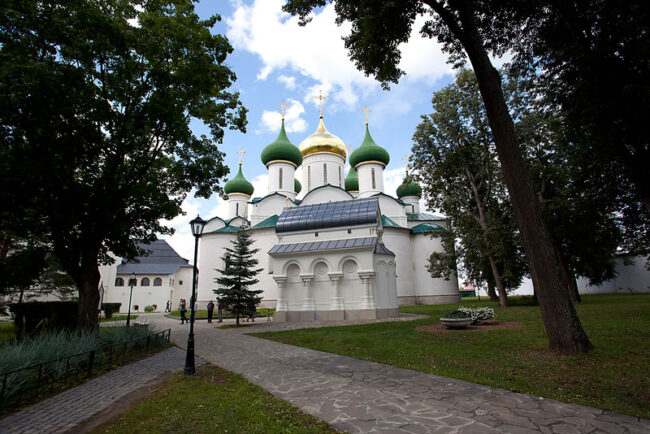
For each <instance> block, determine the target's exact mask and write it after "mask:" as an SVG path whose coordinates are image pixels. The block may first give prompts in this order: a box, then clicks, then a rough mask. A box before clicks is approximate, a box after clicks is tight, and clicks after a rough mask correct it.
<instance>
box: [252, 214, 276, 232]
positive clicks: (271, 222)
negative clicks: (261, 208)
mask: <svg viewBox="0 0 650 434" xmlns="http://www.w3.org/2000/svg"><path fill="white" fill-rule="evenodd" d="M278 218H279V217H278V216H277V215H272V216H271V217H269V218H267V219H264V220H262V221H261V222H259V223H258V224H256V225H255V226H253V227H252V228H251V229H264V228H274V227H275V224H276V223H277V222H278Z"/></svg>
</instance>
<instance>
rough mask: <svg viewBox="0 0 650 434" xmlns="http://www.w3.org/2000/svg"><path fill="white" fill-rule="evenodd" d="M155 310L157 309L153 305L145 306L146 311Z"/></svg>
mask: <svg viewBox="0 0 650 434" xmlns="http://www.w3.org/2000/svg"><path fill="white" fill-rule="evenodd" d="M154 310H156V309H154V307H153V306H145V307H144V311H145V312H147V313H151V312H153V311H154Z"/></svg>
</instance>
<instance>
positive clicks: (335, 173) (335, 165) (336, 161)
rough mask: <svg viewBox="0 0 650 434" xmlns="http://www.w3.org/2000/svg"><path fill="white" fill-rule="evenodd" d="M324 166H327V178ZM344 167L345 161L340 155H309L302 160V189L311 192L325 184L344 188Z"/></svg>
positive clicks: (325, 153)
mask: <svg viewBox="0 0 650 434" xmlns="http://www.w3.org/2000/svg"><path fill="white" fill-rule="evenodd" d="M324 166H327V176H325V173H324ZM344 166H345V159H344V158H343V157H341V156H340V155H338V154H331V153H328V152H319V153H317V154H311V155H307V156H306V157H304V158H303V160H302V188H304V189H307V191H309V190H313V189H314V188H316V187H320V186H321V185H325V184H331V185H335V186H337V187H341V188H344V183H345V170H344V169H345V167H344ZM339 175H340V176H339Z"/></svg>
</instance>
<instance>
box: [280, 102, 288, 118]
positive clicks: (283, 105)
mask: <svg viewBox="0 0 650 434" xmlns="http://www.w3.org/2000/svg"><path fill="white" fill-rule="evenodd" d="M278 107H279V108H280V109H282V120H284V114H285V109H288V108H289V106H288V105H286V104H285V103H284V100H282V104H280V105H279V106H278Z"/></svg>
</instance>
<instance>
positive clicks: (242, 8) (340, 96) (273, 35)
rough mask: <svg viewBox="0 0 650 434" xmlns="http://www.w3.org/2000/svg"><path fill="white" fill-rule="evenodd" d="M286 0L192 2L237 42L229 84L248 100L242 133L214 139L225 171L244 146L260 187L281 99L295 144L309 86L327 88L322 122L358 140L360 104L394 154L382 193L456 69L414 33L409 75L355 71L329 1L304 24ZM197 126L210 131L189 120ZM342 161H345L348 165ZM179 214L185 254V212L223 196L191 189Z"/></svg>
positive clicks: (396, 178) (308, 121)
mask: <svg viewBox="0 0 650 434" xmlns="http://www.w3.org/2000/svg"><path fill="white" fill-rule="evenodd" d="M283 3H284V0H221V1H218V2H215V1H209V0H203V1H202V2H200V3H199V4H198V5H197V12H198V13H199V15H200V16H201V17H204V18H207V17H208V16H210V15H213V14H219V15H221V18H222V21H221V22H219V23H217V25H216V26H215V28H214V31H215V32H218V33H222V34H226V35H227V36H228V38H229V40H230V43H231V44H232V45H233V47H234V51H233V53H232V54H231V55H230V56H229V57H228V60H227V64H228V66H229V67H230V68H231V69H232V70H233V71H234V72H235V73H236V74H237V81H236V83H235V84H234V86H233V89H234V90H237V91H239V92H240V94H241V101H242V102H243V104H244V106H245V107H246V108H247V109H248V110H249V112H248V126H247V132H246V134H242V133H240V132H233V131H228V132H227V133H226V136H225V138H224V143H223V144H222V145H221V146H220V148H221V149H222V150H223V151H224V152H225V153H226V161H225V162H226V164H227V165H228V166H229V167H230V169H231V173H232V171H233V170H235V171H236V167H237V163H238V160H239V155H238V154H237V150H238V149H239V148H240V147H243V148H244V150H245V152H246V154H245V156H244V164H243V171H244V175H245V176H246V178H247V179H248V180H249V181H251V182H252V183H253V185H254V186H255V193H254V196H264V195H265V194H266V178H265V176H266V173H267V171H266V168H265V167H264V165H263V164H262V163H261V161H260V158H259V155H260V153H261V151H262V149H264V147H265V146H266V145H268V144H269V143H271V142H273V140H275V138H276V136H277V133H278V129H279V127H280V109H279V108H278V105H279V104H280V103H281V102H282V101H283V100H284V101H285V103H286V104H288V105H289V108H288V111H287V118H286V126H287V134H288V136H289V139H290V140H291V141H292V142H293V143H294V145H296V146H297V145H299V144H300V142H301V141H302V140H303V139H304V138H305V137H307V136H308V135H310V134H311V133H312V132H314V130H315V129H316V127H317V125H318V101H317V100H315V99H313V98H312V96H314V95H318V92H319V90H322V91H323V94H324V95H326V96H327V97H328V99H327V100H326V101H325V103H324V108H323V111H324V119H325V125H326V127H327V128H328V130H329V131H330V132H331V133H333V134H335V135H337V136H338V137H340V138H341V139H342V140H343V141H344V142H345V143H346V144H352V146H354V147H355V148H356V147H358V146H359V145H360V144H361V141H362V140H363V136H364V114H363V113H362V111H361V109H362V108H363V107H364V105H367V106H368V108H369V109H370V110H371V112H370V113H369V122H370V131H371V133H372V135H373V138H374V139H375V142H376V143H377V144H379V145H381V146H383V147H384V148H386V149H387V150H388V152H389V153H390V155H391V161H390V164H389V165H388V167H387V168H386V172H385V181H386V193H388V194H391V195H394V194H395V188H396V187H397V185H398V184H399V182H400V181H401V178H402V176H403V174H404V165H405V164H404V162H403V160H402V159H403V158H404V157H405V156H406V155H407V154H409V152H410V149H411V146H412V139H411V138H412V136H413V132H414V131H415V127H416V125H417V124H418V123H419V121H420V115H422V114H426V113H429V112H430V111H431V96H432V93H433V92H434V91H436V90H439V89H441V88H442V87H444V86H446V85H447V84H449V83H450V82H451V81H452V79H453V71H452V69H451V66H450V65H448V64H447V63H446V59H447V58H446V55H445V54H443V53H442V52H441V50H440V48H439V45H438V44H437V43H436V42H435V41H433V40H429V39H426V38H422V37H420V35H419V34H418V33H417V30H419V27H420V26H418V25H417V23H416V26H415V28H414V32H413V34H412V37H411V40H410V41H409V42H408V44H404V45H403V46H402V47H401V48H402V63H401V66H402V69H404V70H405V71H406V75H405V76H404V77H402V79H401V80H400V82H399V84H397V85H392V86H391V90H390V91H383V90H382V89H381V87H380V85H379V83H378V82H376V81H375V80H374V79H372V78H369V77H365V76H364V75H363V73H361V72H359V71H358V70H357V69H356V67H355V66H354V64H353V63H352V61H351V60H350V59H349V57H348V53H347V51H346V50H345V48H344V46H343V41H342V40H341V36H342V35H345V34H347V33H348V32H349V27H350V26H349V25H346V24H344V25H342V26H341V27H337V26H336V24H335V23H334V18H335V15H334V11H333V7H332V6H331V5H329V6H327V7H325V8H323V9H321V10H319V11H318V12H317V14H316V15H315V16H314V18H313V21H312V22H311V23H310V24H308V25H307V26H306V27H299V26H298V25H297V21H298V20H297V18H295V17H291V16H289V15H287V14H284V13H283V12H281V6H282V4H283ZM192 126H193V129H194V131H195V132H196V133H199V134H200V133H202V132H205V133H207V130H205V129H204V128H203V127H202V125H200V124H199V123H194V124H193V125H192ZM347 169H348V168H347V167H346V170H347ZM183 209H184V210H185V212H186V215H184V216H179V217H177V218H175V219H174V220H172V221H171V222H169V223H168V224H170V225H171V226H172V227H174V228H175V229H176V233H175V235H174V236H172V237H169V242H170V244H172V246H173V247H174V248H175V249H176V250H177V251H178V252H179V253H180V254H181V255H183V256H184V257H186V258H188V259H191V255H192V246H193V240H192V236H191V235H190V232H189V221H190V220H191V219H192V218H194V217H195V216H196V215H197V213H198V214H200V215H201V217H203V218H206V219H207V218H210V217H213V216H215V215H224V214H225V211H226V207H225V204H224V202H223V200H221V199H220V198H218V197H216V196H215V197H212V198H210V199H209V200H207V199H197V198H193V197H188V199H187V200H186V201H185V203H184V204H183Z"/></svg>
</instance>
